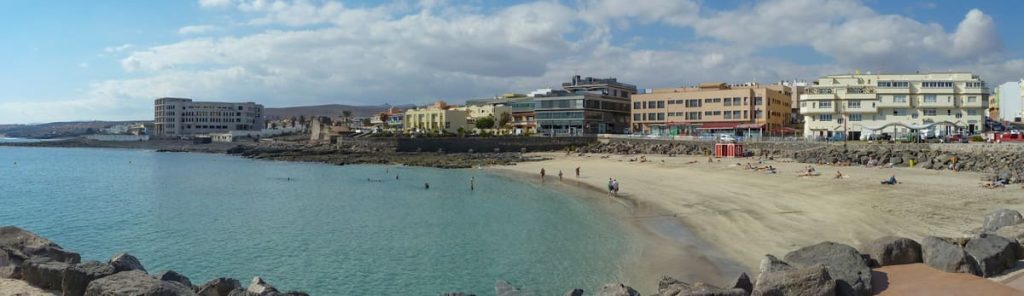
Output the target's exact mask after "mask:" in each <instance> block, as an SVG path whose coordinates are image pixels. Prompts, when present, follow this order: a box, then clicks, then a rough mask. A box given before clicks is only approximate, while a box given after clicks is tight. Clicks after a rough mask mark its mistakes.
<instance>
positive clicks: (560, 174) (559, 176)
mask: <svg viewBox="0 0 1024 296" xmlns="http://www.w3.org/2000/svg"><path fill="white" fill-rule="evenodd" d="M558 181H562V170H558Z"/></svg>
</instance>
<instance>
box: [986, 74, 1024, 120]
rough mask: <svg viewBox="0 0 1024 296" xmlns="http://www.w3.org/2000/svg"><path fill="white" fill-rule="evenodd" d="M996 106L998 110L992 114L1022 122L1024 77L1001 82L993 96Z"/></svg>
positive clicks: (1001, 118) (1023, 112)
mask: <svg viewBox="0 0 1024 296" xmlns="http://www.w3.org/2000/svg"><path fill="white" fill-rule="evenodd" d="M993 98H994V100H992V101H993V104H994V106H989V107H993V108H996V110H997V111H998V112H997V113H996V114H992V116H993V117H996V118H997V119H999V120H1005V121H1012V122H1020V121H1021V120H1022V117H1024V79H1021V80H1020V81H1010V82H1007V83H1003V84H1000V85H999V86H997V87H996V89H995V96H993Z"/></svg>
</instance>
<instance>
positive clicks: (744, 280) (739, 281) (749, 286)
mask: <svg viewBox="0 0 1024 296" xmlns="http://www.w3.org/2000/svg"><path fill="white" fill-rule="evenodd" d="M732 287H733V288H737V289H742V290H743V291H745V292H746V294H747V295H750V292H751V291H753V290H754V283H752V282H751V281H750V276H747V273H746V272H744V273H740V276H739V277H737V278H736V282H734V283H733V284H732Z"/></svg>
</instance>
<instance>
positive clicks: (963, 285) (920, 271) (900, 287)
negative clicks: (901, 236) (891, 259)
mask: <svg viewBox="0 0 1024 296" xmlns="http://www.w3.org/2000/svg"><path fill="white" fill-rule="evenodd" d="M1017 281H1024V279H1018V280H1016V281H1013V282H1010V283H1009V284H1007V285H1004V284H1000V283H997V282H994V281H991V280H987V279H984V278H980V277H976V276H973V275H969V274H963V273H948V272H943V271H940V270H938V269H934V268H931V267H929V266H927V265H924V264H920V263H918V264H906V265H892V266H886V267H882V268H876V269H875V270H874V271H872V272H871V286H872V287H873V288H874V293H875V294H876V295H964V296H968V295H989V296H1001V295H1024V290H1018V289H1014V288H1013V287H1017V285H1018V284H1019V285H1021V287H1024V282H1021V283H1017ZM1011 286H1013V287H1011Z"/></svg>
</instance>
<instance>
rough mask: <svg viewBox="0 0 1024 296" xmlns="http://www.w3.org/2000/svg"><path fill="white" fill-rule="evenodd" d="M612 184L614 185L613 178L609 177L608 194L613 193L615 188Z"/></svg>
mask: <svg viewBox="0 0 1024 296" xmlns="http://www.w3.org/2000/svg"><path fill="white" fill-rule="evenodd" d="M612 185H614V183H612V178H608V195H612V190H613V189H615V187H612Z"/></svg>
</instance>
